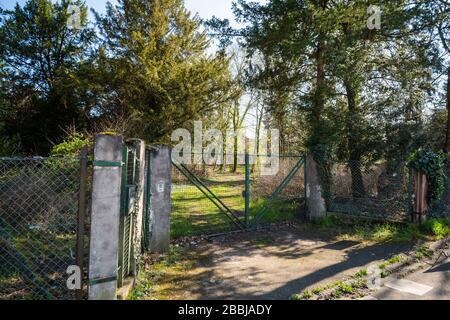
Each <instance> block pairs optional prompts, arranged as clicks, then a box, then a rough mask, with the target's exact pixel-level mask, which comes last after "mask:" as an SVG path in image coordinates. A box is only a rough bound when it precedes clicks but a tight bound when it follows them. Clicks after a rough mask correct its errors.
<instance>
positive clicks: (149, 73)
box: [96, 0, 233, 142]
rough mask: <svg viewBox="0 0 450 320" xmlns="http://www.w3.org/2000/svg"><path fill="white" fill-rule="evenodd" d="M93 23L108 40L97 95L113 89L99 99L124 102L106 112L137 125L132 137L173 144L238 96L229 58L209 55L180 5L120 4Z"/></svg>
mask: <svg viewBox="0 0 450 320" xmlns="http://www.w3.org/2000/svg"><path fill="white" fill-rule="evenodd" d="M96 20H97V24H98V28H99V30H100V33H101V34H102V35H103V36H104V41H103V42H102V43H101V44H100V51H99V55H98V60H97V62H98V67H99V69H101V70H104V72H102V73H101V74H100V77H99V78H98V81H99V83H98V87H99V90H100V91H101V89H103V88H101V85H103V84H104V83H108V84H109V86H108V87H106V88H104V91H101V92H100V93H101V95H102V96H105V97H110V96H118V97H120V99H106V100H105V101H104V102H102V103H101V104H102V105H103V106H104V107H103V108H104V109H105V110H111V113H112V115H113V116H115V115H125V117H127V118H129V119H130V120H131V121H132V124H133V125H132V127H131V128H130V129H129V132H127V133H128V134H130V135H137V136H140V137H145V138H146V139H147V140H149V141H152V142H155V141H165V142H168V141H170V140H169V139H170V135H171V134H172V131H173V130H175V129H177V128H181V127H186V126H187V125H189V122H190V121H191V120H196V119H199V118H200V117H201V116H202V115H203V114H204V113H207V112H211V111H212V110H214V109H216V108H218V107H220V106H221V105H222V104H224V103H226V102H227V101H228V100H229V99H230V98H231V97H232V96H233V94H232V92H233V90H232V88H233V86H232V83H231V74H230V72H229V59H228V57H227V56H226V55H225V54H224V53H223V52H218V53H216V54H212V55H210V54H208V52H207V50H208V48H209V41H208V38H207V36H206V34H205V33H204V32H203V31H201V30H200V20H199V18H198V17H196V16H195V17H193V16H191V14H190V13H189V12H188V11H187V10H186V9H185V6H184V3H183V1H182V0H154V1H147V0H119V1H118V3H117V4H114V5H113V4H111V3H108V5H107V7H106V14H104V15H100V14H98V13H97V14H96ZM106 115H108V114H106ZM188 129H189V127H188Z"/></svg>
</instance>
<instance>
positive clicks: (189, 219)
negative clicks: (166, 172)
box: [171, 174, 298, 238]
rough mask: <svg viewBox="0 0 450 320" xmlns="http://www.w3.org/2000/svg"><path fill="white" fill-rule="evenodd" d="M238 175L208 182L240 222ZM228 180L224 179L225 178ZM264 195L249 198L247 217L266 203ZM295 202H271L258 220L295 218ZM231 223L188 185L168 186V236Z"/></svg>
mask: <svg viewBox="0 0 450 320" xmlns="http://www.w3.org/2000/svg"><path fill="white" fill-rule="evenodd" d="M239 177H240V176H239V175H231V174H229V175H226V176H225V178H223V177H218V178H215V180H211V179H210V180H208V181H209V186H208V187H209V188H210V189H211V191H212V192H213V193H214V194H215V195H216V196H217V197H218V198H219V199H220V200H221V201H222V202H223V203H224V204H225V205H226V206H227V207H229V208H230V209H231V210H232V211H234V212H235V214H236V215H237V216H239V218H240V220H241V221H242V222H244V221H245V216H244V198H243V196H242V191H243V185H241V184H240V181H236V179H237V178H239ZM227 179H228V180H227ZM266 201H267V200H266V199H264V198H259V199H251V201H250V219H253V217H255V215H256V214H257V213H258V212H259V211H260V210H261V209H262V208H263V207H264V205H265V204H266V203H267V202H266ZM297 208H298V203H296V202H295V201H282V200H278V201H274V202H273V203H272V204H271V205H270V206H269V207H268V210H267V211H266V212H265V214H264V215H263V216H262V217H261V219H260V221H259V222H260V223H269V222H279V221H284V220H291V219H293V218H294V217H295V215H296V211H297ZM235 228H236V227H235V226H233V224H232V222H231V221H230V219H229V218H227V217H226V215H225V214H224V213H223V212H221V211H220V209H218V208H217V207H216V206H215V205H214V203H213V202H212V201H211V200H210V199H208V198H207V197H206V196H205V195H204V194H203V193H202V192H201V191H200V190H198V189H197V188H196V187H195V186H194V185H192V184H174V185H173V187H172V212H171V236H172V237H173V238H177V237H181V236H195V235H201V234H209V233H216V232H223V231H228V230H231V229H235Z"/></svg>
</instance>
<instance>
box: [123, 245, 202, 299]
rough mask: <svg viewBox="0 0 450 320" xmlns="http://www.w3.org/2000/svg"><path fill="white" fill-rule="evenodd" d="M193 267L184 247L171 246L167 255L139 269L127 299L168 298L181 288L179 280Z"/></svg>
mask: <svg viewBox="0 0 450 320" xmlns="http://www.w3.org/2000/svg"><path fill="white" fill-rule="evenodd" d="M193 268H194V260H192V259H191V257H190V256H189V255H187V254H186V252H185V249H183V248H179V247H173V246H172V247H171V248H170V251H169V253H168V254H167V255H164V256H163V257H162V258H161V259H160V260H158V261H155V262H153V263H149V264H147V265H146V266H145V269H144V270H142V271H141V273H140V274H139V277H138V279H137V281H136V286H135V288H134V289H133V290H132V291H131V292H130V294H129V296H128V299H129V300H145V299H169V298H172V297H173V294H174V292H175V291H177V290H180V289H182V286H181V285H180V282H181V281H183V280H184V278H185V277H186V274H187V272H188V271H190V270H192V269H193Z"/></svg>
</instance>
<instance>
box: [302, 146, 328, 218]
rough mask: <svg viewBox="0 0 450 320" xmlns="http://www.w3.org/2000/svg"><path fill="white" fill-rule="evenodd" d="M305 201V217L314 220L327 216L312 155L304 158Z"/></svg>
mask: <svg viewBox="0 0 450 320" xmlns="http://www.w3.org/2000/svg"><path fill="white" fill-rule="evenodd" d="M305 171H306V172H305V174H306V200H307V204H308V205H307V210H308V211H307V217H308V219H310V220H314V219H317V218H320V217H325V216H326V215H327V207H326V203H325V199H324V197H323V195H322V187H321V185H320V177H319V173H318V170H317V163H316V161H315V160H314V157H313V155H312V154H309V155H308V156H307V157H306V170H305Z"/></svg>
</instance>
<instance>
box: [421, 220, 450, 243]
mask: <svg viewBox="0 0 450 320" xmlns="http://www.w3.org/2000/svg"><path fill="white" fill-rule="evenodd" d="M449 226H450V220H448V219H428V220H426V221H425V223H424V228H425V230H426V231H427V232H429V233H431V234H432V235H433V236H435V237H436V238H438V239H441V238H443V237H445V236H447V235H448V234H449V231H450V229H449Z"/></svg>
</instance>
